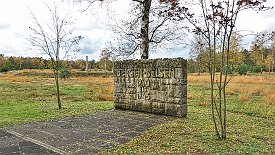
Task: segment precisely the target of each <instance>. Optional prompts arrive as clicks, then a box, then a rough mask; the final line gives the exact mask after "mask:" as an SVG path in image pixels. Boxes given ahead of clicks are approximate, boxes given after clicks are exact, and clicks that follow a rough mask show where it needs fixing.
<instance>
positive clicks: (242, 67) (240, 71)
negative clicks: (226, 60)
mask: <svg viewBox="0 0 275 155" xmlns="http://www.w3.org/2000/svg"><path fill="white" fill-rule="evenodd" d="M248 70H249V66H248V65H247V64H240V65H239V66H238V68H237V71H238V74H240V75H246V73H247V72H248Z"/></svg>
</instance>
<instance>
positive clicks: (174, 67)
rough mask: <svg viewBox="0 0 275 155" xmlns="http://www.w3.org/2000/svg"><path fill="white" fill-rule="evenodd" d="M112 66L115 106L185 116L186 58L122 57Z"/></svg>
mask: <svg viewBox="0 0 275 155" xmlns="http://www.w3.org/2000/svg"><path fill="white" fill-rule="evenodd" d="M114 65H115V66H114V103H115V107H116V108H120V109H129V110H136V111H144V112H152V113H158V114H166V115H172V116H178V117H182V116H185V115H186V113H187V73H186V71H187V68H186V65H187V61H186V60H184V59H182V58H176V59H154V60H126V61H117V62H115V63H114Z"/></svg>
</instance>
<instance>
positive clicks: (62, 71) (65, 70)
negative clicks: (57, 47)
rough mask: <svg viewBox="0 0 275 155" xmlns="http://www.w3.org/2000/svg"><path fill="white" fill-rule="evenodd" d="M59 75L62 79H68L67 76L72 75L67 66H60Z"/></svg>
mask: <svg viewBox="0 0 275 155" xmlns="http://www.w3.org/2000/svg"><path fill="white" fill-rule="evenodd" d="M59 77H60V78H62V79H68V78H70V77H72V72H71V71H70V69H69V68H66V67H62V68H60V70H59Z"/></svg>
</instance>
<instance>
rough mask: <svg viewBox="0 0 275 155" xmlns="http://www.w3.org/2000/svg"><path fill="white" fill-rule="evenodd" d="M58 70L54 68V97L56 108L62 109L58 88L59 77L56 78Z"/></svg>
mask: <svg viewBox="0 0 275 155" xmlns="http://www.w3.org/2000/svg"><path fill="white" fill-rule="evenodd" d="M58 76H59V75H58V70H57V69H56V70H55V84H56V97H57V104H58V109H62V105H61V100H60V90H59V78H58Z"/></svg>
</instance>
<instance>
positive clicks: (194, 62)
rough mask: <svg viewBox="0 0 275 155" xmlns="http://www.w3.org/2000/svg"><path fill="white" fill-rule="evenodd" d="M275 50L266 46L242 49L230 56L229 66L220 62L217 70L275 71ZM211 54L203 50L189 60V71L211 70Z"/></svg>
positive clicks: (236, 71) (237, 71)
mask: <svg viewBox="0 0 275 155" xmlns="http://www.w3.org/2000/svg"><path fill="white" fill-rule="evenodd" d="M220 57H221V56H220V54H219V53H218V54H217V55H216V59H220ZM274 60H275V52H274V49H271V48H265V49H262V50H261V51H256V50H255V51H253V50H250V51H249V50H246V49H245V50H241V51H239V52H235V53H234V54H232V55H231V57H230V58H229V66H222V65H221V64H218V65H217V66H216V71H220V70H221V69H222V70H225V69H226V68H227V71H229V72H231V73H239V74H241V75H242V74H246V73H247V72H250V73H259V72H275V64H274ZM209 62H210V60H209V56H208V53H207V52H201V53H199V54H198V55H196V56H194V57H193V58H192V59H189V60H188V72H190V73H203V72H208V71H209Z"/></svg>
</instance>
